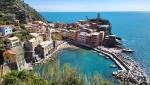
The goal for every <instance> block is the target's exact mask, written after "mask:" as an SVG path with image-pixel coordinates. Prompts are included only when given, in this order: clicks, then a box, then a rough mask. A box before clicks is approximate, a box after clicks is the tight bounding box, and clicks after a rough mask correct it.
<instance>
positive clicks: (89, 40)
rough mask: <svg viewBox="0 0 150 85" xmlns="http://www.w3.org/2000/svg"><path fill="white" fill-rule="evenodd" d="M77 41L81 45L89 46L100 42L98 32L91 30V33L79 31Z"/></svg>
mask: <svg viewBox="0 0 150 85" xmlns="http://www.w3.org/2000/svg"><path fill="white" fill-rule="evenodd" d="M77 41H78V42H79V43H81V44H82V45H88V46H90V47H95V46H98V45H99V44H100V33H99V32H93V33H87V32H80V33H79V34H78V37H77Z"/></svg>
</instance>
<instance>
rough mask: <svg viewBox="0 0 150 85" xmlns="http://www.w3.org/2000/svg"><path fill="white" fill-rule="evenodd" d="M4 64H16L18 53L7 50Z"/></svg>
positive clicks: (4, 53)
mask: <svg viewBox="0 0 150 85" xmlns="http://www.w3.org/2000/svg"><path fill="white" fill-rule="evenodd" d="M3 56H4V62H6V63H14V62H15V63H16V52H14V51H12V50H5V51H4V52H3Z"/></svg>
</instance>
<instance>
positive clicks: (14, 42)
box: [8, 37, 21, 48]
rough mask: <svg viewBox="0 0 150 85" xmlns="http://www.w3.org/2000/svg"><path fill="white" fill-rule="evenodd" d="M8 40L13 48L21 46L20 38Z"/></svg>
mask: <svg viewBox="0 0 150 85" xmlns="http://www.w3.org/2000/svg"><path fill="white" fill-rule="evenodd" d="M8 40H9V42H10V47H11V48H13V47H16V46H19V45H20V44H21V43H20V40H19V38H18V37H10V38H8Z"/></svg>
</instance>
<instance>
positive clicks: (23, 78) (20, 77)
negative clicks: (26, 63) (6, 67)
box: [2, 71, 48, 85]
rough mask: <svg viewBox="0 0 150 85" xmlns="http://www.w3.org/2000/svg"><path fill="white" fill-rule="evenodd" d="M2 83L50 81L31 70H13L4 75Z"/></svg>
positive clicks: (30, 84) (39, 84)
mask: <svg viewBox="0 0 150 85" xmlns="http://www.w3.org/2000/svg"><path fill="white" fill-rule="evenodd" d="M2 85H48V81H47V80H45V79H43V78H41V77H39V76H37V75H35V74H34V73H32V72H29V71H20V72H16V71H12V72H11V73H8V74H6V75H5V76H4V77H3V81H2Z"/></svg>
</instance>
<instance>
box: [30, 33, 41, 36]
mask: <svg viewBox="0 0 150 85" xmlns="http://www.w3.org/2000/svg"><path fill="white" fill-rule="evenodd" d="M30 35H31V36H33V37H37V36H38V35H39V34H37V33H30Z"/></svg>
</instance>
